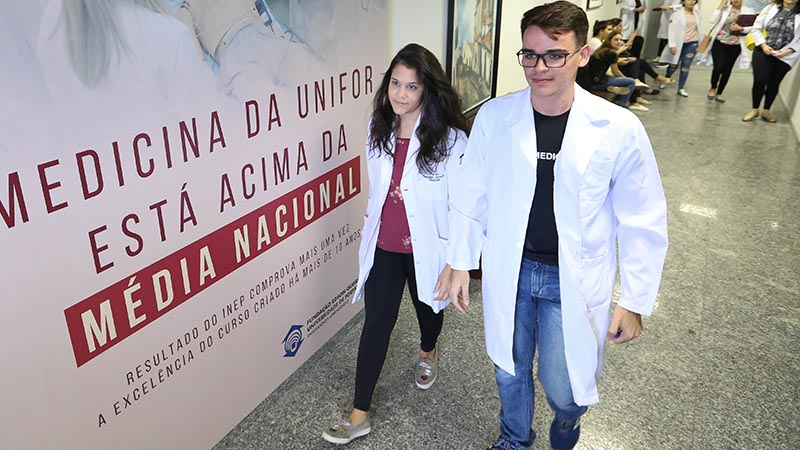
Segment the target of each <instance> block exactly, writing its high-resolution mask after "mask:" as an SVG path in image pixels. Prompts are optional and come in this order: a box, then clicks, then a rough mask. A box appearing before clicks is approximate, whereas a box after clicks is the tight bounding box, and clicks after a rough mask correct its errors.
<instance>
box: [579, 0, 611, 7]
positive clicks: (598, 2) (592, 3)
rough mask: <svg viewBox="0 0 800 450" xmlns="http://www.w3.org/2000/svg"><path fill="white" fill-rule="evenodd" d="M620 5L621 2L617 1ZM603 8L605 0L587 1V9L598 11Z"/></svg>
mask: <svg viewBox="0 0 800 450" xmlns="http://www.w3.org/2000/svg"><path fill="white" fill-rule="evenodd" d="M617 3H619V0H617ZM601 6H603V0H586V9H596V8H599V7H601Z"/></svg>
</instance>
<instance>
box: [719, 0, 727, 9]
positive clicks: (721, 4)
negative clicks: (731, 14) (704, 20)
mask: <svg viewBox="0 0 800 450" xmlns="http://www.w3.org/2000/svg"><path fill="white" fill-rule="evenodd" d="M728 1H729V0H722V1H721V2H719V6H717V9H719V10H722V8H724V7H726V6H728Z"/></svg>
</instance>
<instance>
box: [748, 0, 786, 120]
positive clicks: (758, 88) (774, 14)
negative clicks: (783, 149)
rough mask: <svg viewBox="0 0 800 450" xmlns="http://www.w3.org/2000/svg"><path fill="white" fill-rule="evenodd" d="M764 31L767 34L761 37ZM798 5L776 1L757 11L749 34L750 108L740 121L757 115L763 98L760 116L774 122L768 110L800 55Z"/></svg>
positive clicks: (784, 0)
mask: <svg viewBox="0 0 800 450" xmlns="http://www.w3.org/2000/svg"><path fill="white" fill-rule="evenodd" d="M764 30H765V31H766V33H767V36H766V37H764V34H763V32H764ZM799 30H800V4H798V2H797V0H782V1H781V0H775V1H774V2H773V3H770V4H769V5H767V6H766V7H764V9H763V10H761V12H760V13H759V14H758V17H757V18H756V21H755V23H754V24H753V28H752V30H751V31H750V34H751V35H752V36H753V38H754V41H755V49H754V50H753V89H752V93H751V95H752V98H753V109H751V110H750V112H749V113H747V114H746V115H745V116H744V117H742V120H743V121H745V122H750V121H751V120H753V119H755V118H756V117H758V107H759V106H760V104H761V99H764V110H763V111H762V112H761V119H763V120H765V121H767V122H771V123H774V122H776V119H775V117H774V116H773V115H772V113H771V112H770V108H771V107H772V102H773V101H775V98H776V97H777V96H778V88H779V87H780V84H781V81H783V77H784V76H786V73H787V72H789V70H791V68H792V66H793V65H794V64H795V63H796V62H797V59H798V56H800V54H799V53H798V52H800V32H798V31H799Z"/></svg>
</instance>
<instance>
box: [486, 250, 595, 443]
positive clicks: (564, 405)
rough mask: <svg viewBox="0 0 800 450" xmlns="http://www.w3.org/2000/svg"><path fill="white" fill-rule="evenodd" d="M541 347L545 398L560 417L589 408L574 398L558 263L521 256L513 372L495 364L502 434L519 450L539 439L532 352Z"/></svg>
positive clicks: (573, 415)
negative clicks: (567, 359)
mask: <svg viewBox="0 0 800 450" xmlns="http://www.w3.org/2000/svg"><path fill="white" fill-rule="evenodd" d="M537 345H538V347H539V372H538V374H537V376H538V378H539V382H540V383H541V384H542V388H543V389H544V392H545V395H546V396H547V402H548V403H549V404H550V407H551V408H552V409H553V411H555V413H556V417H557V418H558V419H562V420H574V419H577V418H578V417H580V416H581V415H582V414H583V413H585V412H586V409H587V408H586V407H585V406H578V405H576V404H575V401H574V400H573V397H572V387H571V386H570V384H569V373H568V372H567V361H566V358H565V357H564V335H563V330H562V326H561V291H560V288H559V283H558V267H556V266H548V265H546V264H542V263H538V262H534V261H531V260H528V259H525V258H523V259H522V265H521V267H520V271H519V282H518V286H517V303H516V307H515V310H514V349H513V355H514V371H515V373H516V375H511V374H510V373H508V372H506V371H505V370H503V369H501V368H499V367H497V366H495V368H494V373H495V379H496V380H497V390H498V392H499V394H500V437H501V438H502V439H505V440H506V441H508V442H510V443H513V444H515V445H516V446H517V448H520V449H528V448H530V447H531V445H533V441H534V439H536V433H535V432H534V431H533V430H532V429H531V423H532V422H533V406H534V405H533V356H534V354H535V352H536V347H537Z"/></svg>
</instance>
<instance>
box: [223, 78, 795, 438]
mask: <svg viewBox="0 0 800 450" xmlns="http://www.w3.org/2000/svg"><path fill="white" fill-rule="evenodd" d="M709 75H710V71H709V70H707V69H705V68H693V69H692V72H691V75H690V78H689V84H688V86H687V90H688V91H689V94H690V96H689V97H688V98H683V97H678V96H676V95H675V92H674V91H673V89H670V92H662V93H661V94H660V95H657V96H652V97H650V99H651V100H652V102H653V104H652V105H651V112H649V113H639V117H640V118H641V119H642V122H643V123H644V124H645V127H646V128H647V130H648V132H649V134H650V137H651V140H652V142H653V147H654V148H655V151H656V156H657V158H658V163H659V168H660V171H661V175H662V178H663V182H664V188H665V191H666V195H667V201H668V205H669V226H670V228H669V233H670V241H671V246H670V250H669V254H668V256H667V263H666V267H665V271H664V279H663V283H662V288H661V291H660V295H659V299H658V306H657V309H656V311H655V314H654V315H653V317H652V318H650V319H648V320H646V322H645V326H646V331H645V334H644V335H643V337H642V338H641V339H639V340H637V341H635V342H633V343H631V344H628V345H625V346H620V347H615V346H612V347H610V348H609V349H608V353H607V360H606V366H605V368H606V370H605V375H604V378H603V380H602V382H601V385H600V395H601V403H600V404H599V405H598V406H595V407H593V408H591V409H590V410H589V412H588V413H587V415H586V416H585V418H584V420H583V426H582V431H583V433H582V438H581V441H580V442H579V444H578V447H577V448H579V449H609V450H611V449H613V450H623V449H624V450H627V449H797V448H800V436H799V435H798V433H799V432H800V407H798V405H797V404H798V400H800V358H798V354H799V353H800V350H798V349H799V348H800V308H798V302H800V275H798V273H800V145H798V142H797V140H796V138H795V137H794V136H793V134H792V131H791V129H790V128H789V125H788V123H787V115H786V114H787V113H786V111H785V110H784V109H783V107H782V105H781V104H780V102H776V106H775V107H774V108H773V113H774V114H775V115H776V116H777V118H778V120H779V122H778V123H777V124H770V123H767V122H764V121H761V120H756V121H754V122H752V123H744V122H742V121H741V120H740V118H741V116H742V115H744V114H745V113H746V112H747V111H748V110H749V104H750V100H749V93H750V82H751V75H750V73H749V72H737V73H734V75H733V76H732V78H731V81H730V83H729V87H728V88H727V90H726V92H725V94H726V97H727V99H728V100H727V102H726V103H724V104H719V103H715V102H711V101H708V100H706V96H705V94H706V92H707V90H708V78H709ZM472 289H473V290H474V291H475V293H474V294H473V298H477V299H478V300H477V301H474V302H473V304H472V309H471V312H470V313H469V314H468V315H466V316H462V315H460V314H457V313H455V312H454V310H453V309H448V310H447V316H446V318H445V328H444V331H443V334H442V339H441V342H440V349H441V360H440V367H441V375H440V378H439V380H438V381H437V384H436V385H435V386H434V387H433V388H432V389H431V390H429V391H420V390H418V389H416V388H415V387H414V382H413V365H414V363H415V362H416V356H415V355H416V346H417V345H418V330H417V328H416V327H417V326H416V320H415V319H414V317H413V308H412V307H411V303H410V301H405V302H404V304H403V307H402V310H401V317H400V319H399V320H398V324H397V327H396V329H395V332H394V335H393V337H392V343H391V347H390V349H389V356H388V359H387V361H386V365H385V367H384V370H383V375H382V377H381V380H380V382H379V385H378V389H377V391H376V394H375V398H374V405H375V406H374V409H373V411H372V414H373V431H372V433H371V434H370V435H368V436H366V437H363V438H360V439H358V440H356V441H354V442H353V443H351V444H350V445H349V446H348V447H347V448H351V449H375V450H385V449H437V450H438V449H443V450H449V449H484V448H486V447H487V446H488V445H489V444H490V443H491V442H492V441H493V440H494V439H495V438H496V437H497V434H498V419H497V412H498V409H499V402H498V399H497V394H496V389H495V384H494V376H493V372H492V366H491V363H490V361H489V359H488V357H487V356H486V354H485V350H484V346H483V339H484V336H483V326H482V314H481V308H480V307H481V305H480V301H479V294H478V292H479V284H478V283H473V286H472ZM362 322H363V313H362V315H359V316H357V317H356V318H355V319H353V321H351V323H350V324H349V325H348V326H347V327H345V328H344V329H343V330H342V331H341V332H340V333H339V334H338V335H337V336H336V337H335V338H334V339H333V340H332V341H331V342H329V343H328V344H326V346H324V347H323V348H322V349H321V350H320V351H319V352H318V353H317V354H316V355H314V356H313V357H312V358H311V359H310V360H309V361H308V362H307V363H306V364H305V365H304V366H303V367H301V368H300V370H298V371H297V372H296V373H295V374H294V375H292V376H291V377H290V378H289V379H288V380H287V381H286V382H285V383H283V385H281V386H280V387H279V388H278V389H277V390H276V391H275V392H274V393H273V394H272V395H270V396H269V397H268V398H267V399H266V400H264V402H262V404H261V405H259V406H258V407H257V408H256V409H255V410H254V411H253V412H252V413H251V414H250V415H249V416H248V417H247V418H246V419H245V420H243V421H242V422H241V423H240V424H239V425H238V426H237V427H236V428H235V429H234V430H233V431H231V433H230V434H229V435H228V436H226V437H225V438H224V439H223V440H222V441H221V442H220V443H219V444H218V445H217V446H216V447H215V449H218V450H228V449H237V450H238V449H270V450H271V449H276V450H279V449H280V450H284V449H328V448H335V446H333V445H330V444H327V443H326V442H324V441H323V440H322V439H321V437H320V434H321V432H322V430H323V428H324V427H325V426H327V425H329V424H331V423H333V422H334V421H335V420H336V419H337V418H338V417H339V415H340V414H342V412H343V411H345V409H346V408H347V407H348V405H349V402H350V401H351V397H352V390H353V377H354V370H355V358H356V349H357V345H358V337H359V335H360V327H361V324H362ZM538 389H539V387H538V386H537V397H536V402H537V403H536V404H537V411H536V418H535V421H534V429H535V430H536V431H537V433H538V434H539V439H538V440H537V442H536V443H535V445H534V448H535V449H545V448H549V445H548V441H547V430H548V429H549V423H550V420H551V414H552V413H551V412H550V410H549V408H548V407H547V405H546V401H545V399H544V396H543V394H542V393H541V391H540V390H538Z"/></svg>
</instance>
